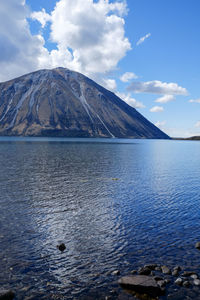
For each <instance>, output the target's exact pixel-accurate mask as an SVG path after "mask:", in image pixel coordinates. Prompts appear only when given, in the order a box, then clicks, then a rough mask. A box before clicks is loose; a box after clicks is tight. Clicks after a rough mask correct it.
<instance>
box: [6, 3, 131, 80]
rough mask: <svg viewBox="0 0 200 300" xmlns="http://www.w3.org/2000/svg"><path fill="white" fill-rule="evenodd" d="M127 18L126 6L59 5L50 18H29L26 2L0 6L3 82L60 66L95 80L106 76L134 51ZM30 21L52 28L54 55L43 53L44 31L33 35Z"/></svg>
mask: <svg viewBox="0 0 200 300" xmlns="http://www.w3.org/2000/svg"><path fill="white" fill-rule="evenodd" d="M126 12H127V6H126V1H123V0H121V1H112V3H111V2H110V1H109V0H98V1H93V0H76V1H71V0H58V1H57V3H56V6H55V8H54V9H53V11H52V12H50V13H49V14H48V13H46V11H45V9H42V10H41V11H38V12H32V13H30V12H29V11H28V9H27V7H26V4H25V1H24V0H6V1H1V2H0V53H1V57H0V81H3V80H8V79H11V78H14V77H16V76H19V75H22V74H24V73H27V72H32V71H35V70H37V69H40V68H54V67H58V66H62V67H66V68H69V69H72V70H76V71H79V72H81V73H84V74H85V75H88V76H89V77H91V78H93V79H94V80H96V79H98V78H102V77H103V76H104V77H105V76H107V74H108V73H109V72H110V71H112V70H114V69H115V68H116V67H117V64H118V62H119V61H120V60H121V59H122V58H123V57H124V56H125V55H126V53H127V51H128V50H130V49H131V45H130V42H129V40H128V38H126V37H125V30H124V24H125V21H124V18H123V16H124V15H125V14H126ZM29 17H32V19H34V20H37V21H38V22H39V23H40V24H41V28H44V27H45V25H46V24H47V22H50V37H49V38H50V40H51V41H52V42H53V43H55V44H56V49H53V50H51V51H49V50H48V49H47V48H45V40H44V37H43V36H42V31H41V33H40V34H38V35H32V34H31V32H30V28H29V24H28V22H27V19H28V18H29ZM45 38H46V37H45ZM113 84H114V83H113Z"/></svg>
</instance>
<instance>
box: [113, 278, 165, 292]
mask: <svg viewBox="0 0 200 300" xmlns="http://www.w3.org/2000/svg"><path fill="white" fill-rule="evenodd" d="M118 282H119V284H120V285H121V286H122V287H124V288H127V289H131V290H134V291H135V292H138V293H141V294H147V295H149V296H152V297H157V296H160V295H162V294H163V290H162V289H161V287H160V286H159V285H158V284H157V282H156V281H155V280H154V278H153V277H150V276H145V275H135V276H125V277H122V278H121V279H120V280H119V281H118Z"/></svg>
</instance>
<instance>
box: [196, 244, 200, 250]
mask: <svg viewBox="0 0 200 300" xmlns="http://www.w3.org/2000/svg"><path fill="white" fill-rule="evenodd" d="M195 248H196V249H198V250H200V242H197V243H196V244H195Z"/></svg>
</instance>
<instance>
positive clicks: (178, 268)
mask: <svg viewBox="0 0 200 300" xmlns="http://www.w3.org/2000/svg"><path fill="white" fill-rule="evenodd" d="M181 270H182V269H181V267H180V266H176V267H174V269H173V271H179V272H180V271H181Z"/></svg>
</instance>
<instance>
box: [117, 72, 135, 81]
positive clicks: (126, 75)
mask: <svg viewBox="0 0 200 300" xmlns="http://www.w3.org/2000/svg"><path fill="white" fill-rule="evenodd" d="M137 78H138V76H137V75H136V74H134V73H133V72H126V73H124V74H123V75H122V76H121V77H120V80H121V81H122V82H129V81H130V80H131V79H137Z"/></svg>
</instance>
